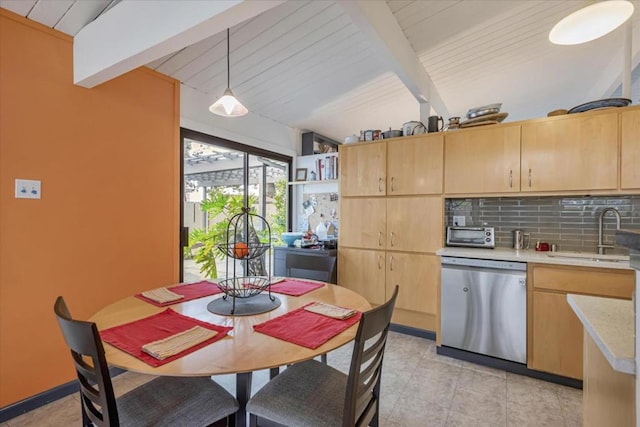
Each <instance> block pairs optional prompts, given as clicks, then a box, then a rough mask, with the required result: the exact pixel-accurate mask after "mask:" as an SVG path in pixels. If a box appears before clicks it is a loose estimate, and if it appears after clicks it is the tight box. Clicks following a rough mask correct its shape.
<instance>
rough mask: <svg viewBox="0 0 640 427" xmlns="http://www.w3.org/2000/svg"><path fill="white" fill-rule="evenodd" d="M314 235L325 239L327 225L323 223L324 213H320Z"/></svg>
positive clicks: (319, 238)
mask: <svg viewBox="0 0 640 427" xmlns="http://www.w3.org/2000/svg"><path fill="white" fill-rule="evenodd" d="M316 236H318V240H327V227H326V226H325V225H324V215H320V222H319V223H318V226H317V227H316Z"/></svg>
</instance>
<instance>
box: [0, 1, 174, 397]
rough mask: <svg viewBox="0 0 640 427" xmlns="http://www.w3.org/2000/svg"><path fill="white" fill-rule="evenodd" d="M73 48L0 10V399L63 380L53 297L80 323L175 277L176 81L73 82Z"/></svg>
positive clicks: (150, 76)
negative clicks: (26, 193) (19, 189)
mask: <svg viewBox="0 0 640 427" xmlns="http://www.w3.org/2000/svg"><path fill="white" fill-rule="evenodd" d="M72 48H73V42H72V39H71V38H70V37H68V36H66V35H64V34H62V33H59V32H57V31H53V30H50V29H48V28H45V27H43V26H41V25H39V24H34V23H29V22H28V21H27V20H25V19H24V18H22V17H19V16H17V15H15V14H13V13H11V12H8V11H6V10H4V9H0V407H4V406H7V405H9V404H11V403H14V402H17V401H19V400H22V399H24V398H27V397H30V396H33V395H35V394H37V393H40V392H42V391H45V390H48V389H50V388H52V387H55V386H57V385H60V384H62V383H65V382H67V381H71V380H72V379H74V372H73V369H72V362H71V359H70V355H69V353H68V351H67V350H66V348H65V347H64V342H63V339H62V336H61V334H60V331H59V329H58V326H57V323H56V321H55V318H54V315H53V303H54V300H55V298H56V296H58V295H62V296H64V297H65V299H66V300H67V304H68V305H69V308H70V310H71V313H72V314H73V315H74V316H75V317H78V318H82V319H86V318H88V317H89V316H91V314H92V313H94V312H96V311H97V310H98V309H99V308H101V307H102V306H104V305H106V304H108V303H110V302H113V301H115V300H118V299H120V298H122V297H124V296H126V295H131V294H133V293H135V292H137V291H140V290H142V289H145V288H147V289H148V288H152V287H157V286H163V285H167V284H170V283H174V282H175V281H176V279H177V277H178V227H179V83H178V82H177V81H175V80H173V79H169V78H167V77H166V76H163V75H161V74H158V73H155V72H153V71H150V70H148V69H146V68H140V69H137V70H134V71H132V72H129V73H127V74H126V75H123V76H121V77H119V78H117V79H114V80H112V81H109V82H107V83H104V84H102V85H100V86H98V87H96V88H93V89H86V88H82V87H79V86H75V85H73V55H72V50H73V49H72ZM16 178H25V179H39V180H42V199H41V200H18V199H15V198H14V180H15V179H16Z"/></svg>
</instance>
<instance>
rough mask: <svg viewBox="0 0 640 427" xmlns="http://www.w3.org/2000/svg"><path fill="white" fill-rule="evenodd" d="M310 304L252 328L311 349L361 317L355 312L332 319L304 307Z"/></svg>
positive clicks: (353, 323) (359, 313)
mask: <svg viewBox="0 0 640 427" xmlns="http://www.w3.org/2000/svg"><path fill="white" fill-rule="evenodd" d="M311 304H313V303H309V304H306V305H304V306H303V307H300V308H298V309H296V310H293V311H291V312H289V313H286V314H283V315H282V316H278V317H276V318H275V319H271V320H267V321H266V322H263V323H260V324H258V325H254V326H253V330H254V331H257V332H261V333H263V334H266V335H270V336H272V337H275V338H279V339H281V340H284V341H289V342H292V343H294V344H298V345H301V346H303V347H307V348H311V349H313V348H318V347H320V346H321V345H322V344H324V343H326V342H327V341H329V340H330V339H331V338H333V337H335V336H336V335H338V334H339V333H340V332H342V331H344V330H346V329H348V328H349V327H351V326H352V325H355V324H356V323H358V321H359V320H360V317H362V313H361V312H357V313H356V314H355V315H353V316H351V317H350V318H348V319H345V320H339V319H333V318H331V317H327V316H323V315H321V314H316V313H312V312H310V311H307V310H305V309H304V307H306V306H307V305H311Z"/></svg>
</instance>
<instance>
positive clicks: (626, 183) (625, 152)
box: [620, 109, 640, 190]
mask: <svg viewBox="0 0 640 427" xmlns="http://www.w3.org/2000/svg"><path fill="white" fill-rule="evenodd" d="M620 118H621V126H620V127H621V138H620V140H621V150H620V188H621V189H623V190H628V189H637V188H640V110H637V109H636V110H631V111H625V112H623V113H622V114H621V115H620Z"/></svg>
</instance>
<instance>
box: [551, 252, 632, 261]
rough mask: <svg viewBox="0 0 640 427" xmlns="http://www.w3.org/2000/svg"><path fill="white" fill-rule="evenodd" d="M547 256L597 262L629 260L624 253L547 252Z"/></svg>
mask: <svg viewBox="0 0 640 427" xmlns="http://www.w3.org/2000/svg"><path fill="white" fill-rule="evenodd" d="M547 256H548V257H550V258H558V259H575V260H585V261H599V262H628V261H629V256H625V255H598V254H584V253H550V254H547Z"/></svg>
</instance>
